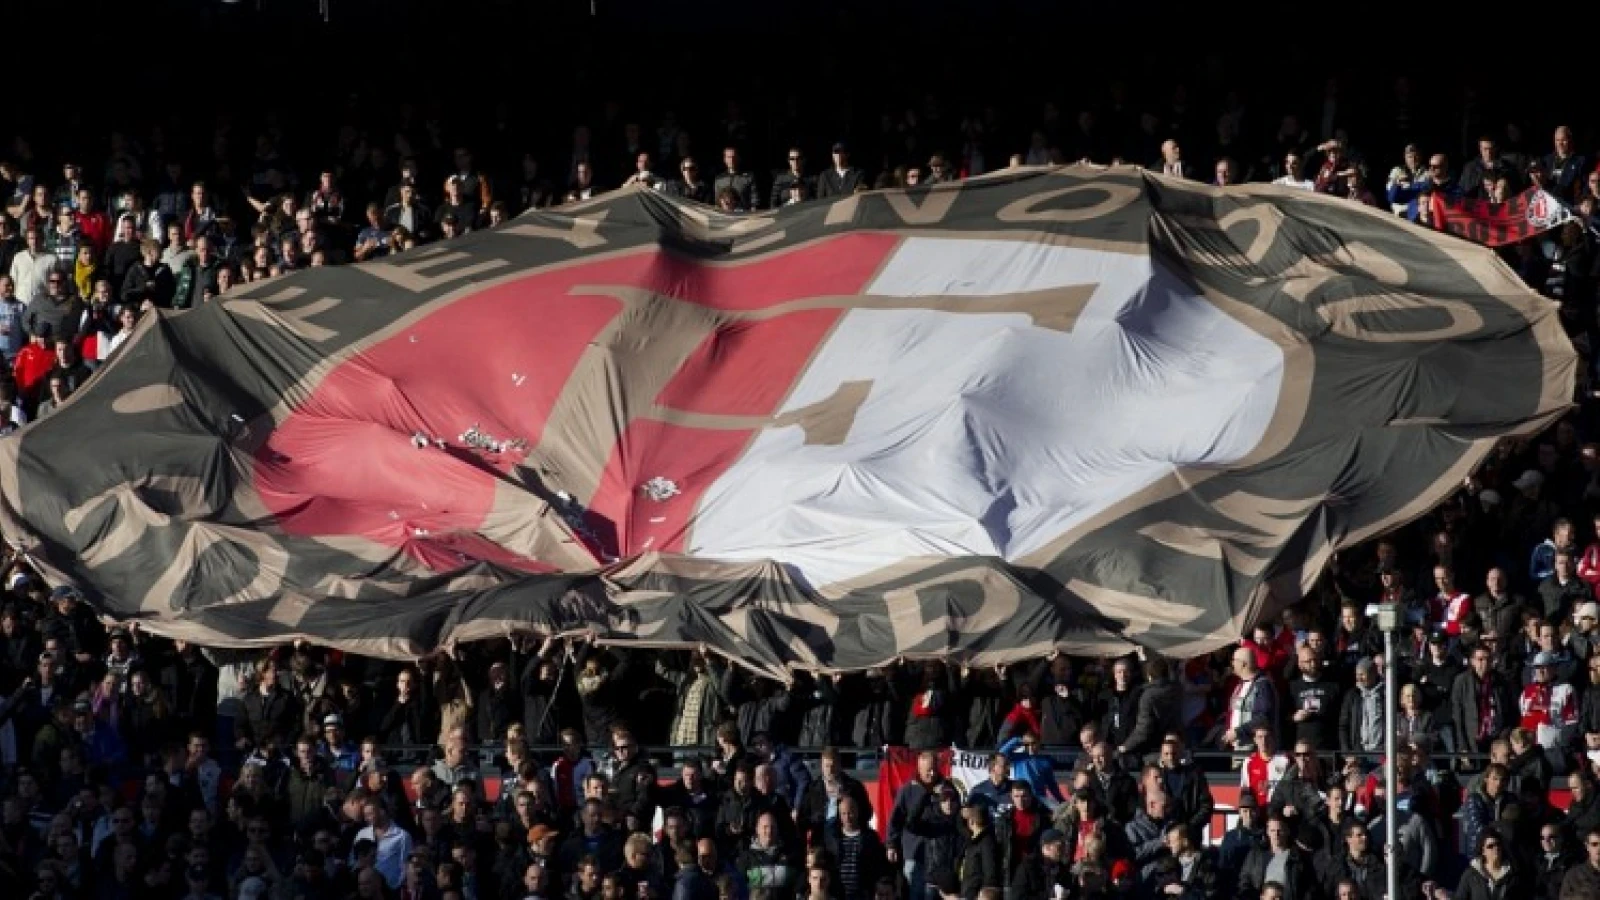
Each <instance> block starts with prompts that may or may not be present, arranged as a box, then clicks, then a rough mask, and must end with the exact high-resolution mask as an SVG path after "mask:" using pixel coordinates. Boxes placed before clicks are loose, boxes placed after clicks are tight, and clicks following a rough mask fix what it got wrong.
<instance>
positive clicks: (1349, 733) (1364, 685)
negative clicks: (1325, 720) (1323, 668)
mask: <svg viewBox="0 0 1600 900" xmlns="http://www.w3.org/2000/svg"><path fill="white" fill-rule="evenodd" d="M1386 729H1387V722H1386V720H1385V716H1384V702H1383V682H1382V681H1380V680H1379V677H1378V667H1377V665H1376V664H1374V663H1373V661H1372V660H1371V659H1362V660H1361V661H1360V662H1358V663H1356V683H1355V686H1354V688H1352V689H1351V690H1350V691H1349V692H1347V693H1346V694H1345V696H1344V704H1343V706H1342V707H1341V709H1340V710H1339V752H1341V753H1344V754H1347V755H1350V756H1352V757H1354V756H1362V755H1365V754H1372V753H1382V752H1383V746H1384V735H1385V733H1386Z"/></svg>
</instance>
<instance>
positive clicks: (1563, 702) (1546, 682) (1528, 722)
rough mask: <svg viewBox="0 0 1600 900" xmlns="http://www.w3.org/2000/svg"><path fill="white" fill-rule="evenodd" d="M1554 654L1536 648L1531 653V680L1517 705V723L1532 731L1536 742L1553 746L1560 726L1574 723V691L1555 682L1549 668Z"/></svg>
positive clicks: (1576, 699)
mask: <svg viewBox="0 0 1600 900" xmlns="http://www.w3.org/2000/svg"><path fill="white" fill-rule="evenodd" d="M1555 664H1556V656H1555V654H1554V653H1551V652H1549V651H1548V650H1540V651H1539V652H1538V653H1536V654H1534V657H1533V663H1532V665H1533V682H1532V683H1531V684H1529V685H1528V686H1527V687H1525V688H1523V689H1522V697H1521V698H1520V699H1519V700H1518V701H1517V708H1518V710H1519V711H1520V713H1521V715H1522V721H1521V722H1520V723H1519V724H1520V725H1521V727H1523V728H1525V729H1527V730H1528V731H1531V732H1533V735H1534V737H1535V739H1537V740H1538V742H1539V746H1541V747H1544V748H1546V749H1554V748H1557V747H1559V746H1560V745H1561V733H1562V730H1563V729H1567V728H1571V727H1572V726H1574V725H1577V724H1578V694H1577V692H1576V691H1574V690H1573V689H1572V685H1570V684H1567V683H1565V682H1560V683H1558V682H1556V680H1555V678H1554V677H1553V669H1554V667H1555Z"/></svg>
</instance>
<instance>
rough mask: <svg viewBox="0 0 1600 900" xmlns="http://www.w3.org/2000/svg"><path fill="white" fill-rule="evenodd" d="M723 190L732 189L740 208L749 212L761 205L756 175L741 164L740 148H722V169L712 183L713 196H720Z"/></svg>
mask: <svg viewBox="0 0 1600 900" xmlns="http://www.w3.org/2000/svg"><path fill="white" fill-rule="evenodd" d="M723 191H732V192H733V195H734V196H735V197H737V198H738V201H737V202H738V206H739V209H741V210H743V211H745V212H749V211H751V210H754V209H757V208H758V207H759V206H760V196H761V195H760V194H759V193H758V192H757V191H756V177H755V176H754V175H752V174H750V173H749V172H746V171H745V170H744V169H743V168H741V167H740V166H739V148H737V147H731V146H730V147H724V148H723V149H722V171H721V172H718V173H717V177H716V178H715V179H714V180H713V181H712V183H711V196H713V197H720V196H722V192H723Z"/></svg>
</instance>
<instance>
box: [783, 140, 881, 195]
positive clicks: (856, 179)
mask: <svg viewBox="0 0 1600 900" xmlns="http://www.w3.org/2000/svg"><path fill="white" fill-rule="evenodd" d="M791 165H792V164H791ZM864 178H865V176H864V175H863V174H862V172H861V170H860V169H857V168H855V167H854V166H852V165H850V149H849V148H848V147H846V146H845V145H844V142H843V141H837V142H835V143H834V145H833V168H831V169H824V170H823V172H822V174H821V175H819V176H817V196H818V197H848V196H850V195H851V194H854V193H855V192H856V189H857V188H859V187H865V186H866V185H865V183H864Z"/></svg>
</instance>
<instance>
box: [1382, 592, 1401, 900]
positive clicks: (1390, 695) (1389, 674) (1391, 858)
mask: <svg viewBox="0 0 1600 900" xmlns="http://www.w3.org/2000/svg"><path fill="white" fill-rule="evenodd" d="M1385 624H1388V623H1385ZM1395 672H1396V668H1395V658H1394V629H1393V628H1385V629H1384V630H1383V761H1384V767H1383V830H1384V843H1385V847H1384V858H1385V859H1384V863H1385V867H1386V868H1387V869H1388V874H1389V891H1388V900H1400V848H1399V847H1396V846H1395V837H1394V830H1395V821H1394V817H1395V792H1396V787H1395V766H1394V722H1395V704H1394V678H1395Z"/></svg>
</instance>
